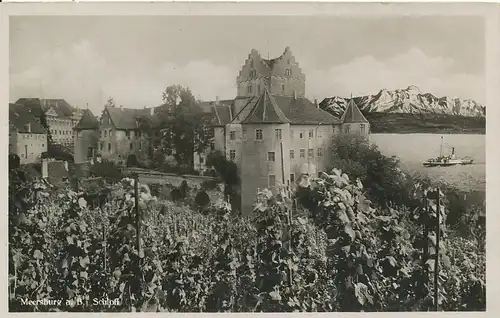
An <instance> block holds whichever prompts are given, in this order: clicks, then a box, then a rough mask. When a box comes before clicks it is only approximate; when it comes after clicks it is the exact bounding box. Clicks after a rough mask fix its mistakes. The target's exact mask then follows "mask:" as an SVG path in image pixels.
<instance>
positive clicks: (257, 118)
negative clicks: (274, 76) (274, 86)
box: [241, 87, 290, 124]
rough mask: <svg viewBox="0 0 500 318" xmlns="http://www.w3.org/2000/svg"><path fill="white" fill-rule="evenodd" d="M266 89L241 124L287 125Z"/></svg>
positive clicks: (286, 120)
mask: <svg viewBox="0 0 500 318" xmlns="http://www.w3.org/2000/svg"><path fill="white" fill-rule="evenodd" d="M289 122H290V120H288V118H286V116H285V115H284V114H283V111H282V110H281V109H280V107H279V106H278V104H277V103H276V101H275V100H274V97H273V96H272V95H271V93H270V92H269V90H268V89H267V87H265V88H264V92H263V93H262V95H260V97H259V99H258V100H257V103H255V106H254V107H253V108H252V110H251V111H250V113H249V114H248V116H247V117H246V118H245V119H243V121H242V122H241V123H242V124H284V123H289Z"/></svg>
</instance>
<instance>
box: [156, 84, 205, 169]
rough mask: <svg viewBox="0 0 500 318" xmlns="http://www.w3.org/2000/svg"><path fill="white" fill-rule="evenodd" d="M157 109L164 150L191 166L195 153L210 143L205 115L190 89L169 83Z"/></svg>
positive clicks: (201, 150) (178, 160)
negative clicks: (162, 103)
mask: <svg viewBox="0 0 500 318" xmlns="http://www.w3.org/2000/svg"><path fill="white" fill-rule="evenodd" d="M162 99H163V102H164V105H163V106H162V107H161V108H160V109H159V114H158V116H159V118H160V122H161V124H160V127H161V140H162V142H161V144H162V145H163V147H164V151H165V152H167V150H174V157H175V159H176V160H177V162H183V163H185V164H186V165H187V166H188V167H190V168H191V169H192V167H193V154H194V152H203V151H204V149H206V147H207V146H208V143H209V137H210V134H209V130H208V125H209V121H208V118H207V116H206V115H205V114H203V112H202V111H201V108H200V107H199V104H198V102H197V101H196V99H195V97H194V96H193V94H192V93H191V90H190V89H189V88H187V87H186V88H185V87H182V86H180V85H172V86H169V87H167V88H166V89H165V91H164V92H163V93H162Z"/></svg>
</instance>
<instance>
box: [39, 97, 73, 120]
mask: <svg viewBox="0 0 500 318" xmlns="http://www.w3.org/2000/svg"><path fill="white" fill-rule="evenodd" d="M40 103H41V105H42V109H43V111H47V110H49V109H50V108H52V109H54V111H55V112H56V113H57V116H58V117H71V116H72V115H73V113H74V112H75V111H76V109H75V108H73V107H72V106H71V105H70V104H68V102H66V101H65V100H64V99H41V100H40Z"/></svg>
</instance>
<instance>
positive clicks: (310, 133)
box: [309, 129, 314, 138]
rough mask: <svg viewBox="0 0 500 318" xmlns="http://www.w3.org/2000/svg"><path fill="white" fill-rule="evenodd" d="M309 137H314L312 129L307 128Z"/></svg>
mask: <svg viewBox="0 0 500 318" xmlns="http://www.w3.org/2000/svg"><path fill="white" fill-rule="evenodd" d="M309 138H314V130H313V129H309Z"/></svg>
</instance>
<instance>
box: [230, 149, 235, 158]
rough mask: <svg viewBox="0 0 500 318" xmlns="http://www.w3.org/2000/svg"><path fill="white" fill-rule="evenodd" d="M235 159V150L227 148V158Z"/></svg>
mask: <svg viewBox="0 0 500 318" xmlns="http://www.w3.org/2000/svg"><path fill="white" fill-rule="evenodd" d="M234 159H236V150H229V160H234Z"/></svg>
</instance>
